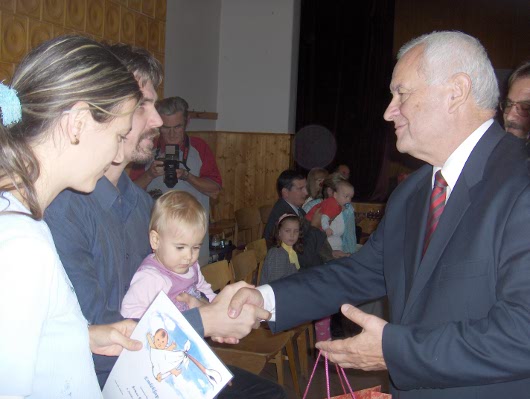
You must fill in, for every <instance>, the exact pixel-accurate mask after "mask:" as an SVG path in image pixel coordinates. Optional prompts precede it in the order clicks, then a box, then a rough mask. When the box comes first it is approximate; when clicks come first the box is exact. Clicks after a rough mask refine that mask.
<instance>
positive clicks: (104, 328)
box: [88, 320, 142, 356]
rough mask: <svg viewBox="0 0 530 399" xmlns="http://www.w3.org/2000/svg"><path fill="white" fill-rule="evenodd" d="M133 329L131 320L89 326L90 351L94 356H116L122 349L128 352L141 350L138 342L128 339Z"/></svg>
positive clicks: (133, 324) (140, 344) (133, 322)
mask: <svg viewBox="0 0 530 399" xmlns="http://www.w3.org/2000/svg"><path fill="white" fill-rule="evenodd" d="M135 327H136V322H135V321H133V320H122V321H119V322H117V323H112V324H101V325H91V326H89V327H88V334H89V337H90V350H91V351H92V353H95V354H96V355H105V356H118V355H119V354H120V353H121V351H122V349H123V348H125V349H128V350H130V351H138V350H140V349H142V343H141V342H140V341H136V340H134V339H130V338H129V337H130V336H131V334H132V332H133V330H134V328H135Z"/></svg>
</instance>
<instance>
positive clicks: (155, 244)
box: [149, 230, 160, 251]
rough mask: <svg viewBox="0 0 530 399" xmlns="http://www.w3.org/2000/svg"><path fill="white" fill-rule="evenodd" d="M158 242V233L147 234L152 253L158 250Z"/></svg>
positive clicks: (152, 231)
mask: <svg viewBox="0 0 530 399" xmlns="http://www.w3.org/2000/svg"><path fill="white" fill-rule="evenodd" d="M159 241H160V236H159V235H158V233H157V232H156V231H154V230H151V231H150V232H149V243H150V244H151V248H152V249H153V251H156V250H157V249H158V245H159Z"/></svg>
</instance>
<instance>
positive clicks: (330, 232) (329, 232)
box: [326, 227, 333, 237]
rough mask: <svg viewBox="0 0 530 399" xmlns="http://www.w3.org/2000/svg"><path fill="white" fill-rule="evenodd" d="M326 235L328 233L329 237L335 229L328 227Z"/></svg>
mask: <svg viewBox="0 0 530 399" xmlns="http://www.w3.org/2000/svg"><path fill="white" fill-rule="evenodd" d="M326 235H327V236H328V237H329V236H331V235H333V230H331V228H329V227H328V228H327V229H326Z"/></svg>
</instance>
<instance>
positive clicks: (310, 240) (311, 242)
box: [263, 199, 331, 269]
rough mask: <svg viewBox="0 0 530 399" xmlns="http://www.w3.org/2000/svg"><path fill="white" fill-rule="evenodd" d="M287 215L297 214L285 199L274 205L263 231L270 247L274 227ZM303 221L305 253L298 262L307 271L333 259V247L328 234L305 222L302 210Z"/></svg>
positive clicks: (299, 255) (299, 256)
mask: <svg viewBox="0 0 530 399" xmlns="http://www.w3.org/2000/svg"><path fill="white" fill-rule="evenodd" d="M285 213H295V212H294V210H293V208H292V207H291V205H289V204H288V203H287V201H285V200H284V199H279V200H278V201H276V203H275V204H274V206H273V208H272V210H271V213H270V215H269V220H268V221H267V225H266V226H265V230H264V231H263V238H265V239H266V240H267V245H268V246H270V243H271V239H272V234H273V232H274V226H275V225H276V222H277V221H278V219H279V218H280V216H282V215H283V214H285ZM300 213H301V216H302V217H301V219H300V225H301V229H302V232H303V233H304V252H303V253H302V254H298V261H299V262H300V268H301V269H307V268H309V267H312V266H318V265H321V264H323V263H325V262H327V261H328V260H330V259H331V247H330V246H329V243H328V240H327V237H326V233H324V232H323V231H321V230H319V229H317V228H316V227H313V226H311V224H310V223H309V222H308V221H307V220H305V218H304V216H305V212H304V210H303V209H302V208H300Z"/></svg>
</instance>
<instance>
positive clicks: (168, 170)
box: [164, 144, 180, 188]
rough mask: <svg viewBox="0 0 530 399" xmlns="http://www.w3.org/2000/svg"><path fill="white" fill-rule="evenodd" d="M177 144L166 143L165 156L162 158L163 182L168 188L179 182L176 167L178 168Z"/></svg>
mask: <svg viewBox="0 0 530 399" xmlns="http://www.w3.org/2000/svg"><path fill="white" fill-rule="evenodd" d="M179 163H180V161H179V146H178V145H174V144H167V145H166V157H165V158H164V183H165V185H166V186H168V187H169V188H173V187H175V185H176V184H177V183H178V182H179V180H178V178H177V169H178V168H179V167H178V166H179Z"/></svg>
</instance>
